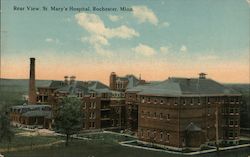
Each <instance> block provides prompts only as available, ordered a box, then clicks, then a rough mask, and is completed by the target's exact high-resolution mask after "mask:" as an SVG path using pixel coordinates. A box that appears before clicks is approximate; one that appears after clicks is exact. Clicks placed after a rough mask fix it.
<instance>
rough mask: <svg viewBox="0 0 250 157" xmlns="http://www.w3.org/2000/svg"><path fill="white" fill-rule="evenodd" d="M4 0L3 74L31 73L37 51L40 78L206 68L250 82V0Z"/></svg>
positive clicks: (217, 76) (155, 74) (156, 75)
mask: <svg viewBox="0 0 250 157" xmlns="http://www.w3.org/2000/svg"><path fill="white" fill-rule="evenodd" d="M1 3H2V4H1V6H2V8H1V78H28V77H29V58H30V57H35V58H36V78H37V79H47V80H62V79H63V77H64V76H65V75H69V76H70V75H75V76H76V78H77V80H99V81H102V82H104V83H108V79H109V75H110V73H111V72H112V71H114V72H116V73H117V74H118V75H120V76H123V75H126V74H134V75H135V76H139V75H141V77H142V79H145V80H147V81H152V80H165V79H167V78H168V77H198V73H200V72H205V73H207V74H208V75H207V77H209V78H212V79H214V80H216V81H218V82H222V83H249V82H250V65H249V60H250V57H249V42H250V39H249V38H250V32H249V31H250V30H249V29H250V19H249V15H250V14H249V13H250V12H249V11H250V10H249V9H250V1H249V0H219V1H218V0H203V1H202V0H188V1H187V0H143V1H141V0H135V1H132V0H109V1H105V0H74V1H69V0H60V1H59V0H58V1H56V0H54V1H51V0H43V1H41V0H32V1H31V0H2V1H1ZM29 7H36V8H39V10H38V11H34V10H33V11H31V10H29V9H28V8H29ZM53 7H56V8H62V10H60V9H58V10H57V11H55V10H53V9H52V8H53ZM70 7H73V8H88V7H89V8H90V10H86V9H85V10H82V11H79V10H70ZM93 7H97V8H102V7H103V8H116V11H96V10H93ZM120 7H126V8H128V11H122V10H120ZM14 8H15V9H16V8H19V10H17V9H16V10H15V9H14ZM21 8H23V10H22V9H21ZM44 8H47V10H44ZM131 8H132V9H131ZM20 9H21V10H20ZM66 9H67V10H66ZM129 10H132V11H129Z"/></svg>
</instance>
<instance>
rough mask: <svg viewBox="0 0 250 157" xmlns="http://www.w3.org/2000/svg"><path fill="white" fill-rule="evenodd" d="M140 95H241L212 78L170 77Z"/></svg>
mask: <svg viewBox="0 0 250 157" xmlns="http://www.w3.org/2000/svg"><path fill="white" fill-rule="evenodd" d="M139 94H140V95H155V96H214V95H216V96H218V95H219V96H224V95H241V94H240V93H239V92H237V91H235V90H233V89H231V88H228V87H225V86H223V85H222V84H220V83H218V82H216V81H214V80H211V79H199V78H176V77H174V78H169V79H167V80H165V81H162V82H160V83H156V84H155V85H153V86H151V87H150V88H145V89H144V90H142V91H141V92H139Z"/></svg>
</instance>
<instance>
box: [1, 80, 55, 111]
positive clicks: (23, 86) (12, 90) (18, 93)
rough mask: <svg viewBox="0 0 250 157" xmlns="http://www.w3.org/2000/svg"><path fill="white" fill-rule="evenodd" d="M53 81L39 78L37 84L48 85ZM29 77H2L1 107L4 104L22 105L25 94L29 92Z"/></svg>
mask: <svg viewBox="0 0 250 157" xmlns="http://www.w3.org/2000/svg"><path fill="white" fill-rule="evenodd" d="M50 82H51V81H49V80H37V81H36V86H37V87H39V86H40V87H42V86H48V85H49V84H50ZM28 88H29V80H28V79H0V108H1V107H2V106H4V105H8V106H12V105H20V104H22V103H23V102H24V100H23V97H22V96H23V95H27V94H28Z"/></svg>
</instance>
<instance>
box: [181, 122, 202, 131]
mask: <svg viewBox="0 0 250 157" xmlns="http://www.w3.org/2000/svg"><path fill="white" fill-rule="evenodd" d="M185 130H186V131H201V130H202V129H201V128H200V127H198V126H197V125H195V124H194V123H193V122H191V123H190V124H188V126H187V127H186V128H185Z"/></svg>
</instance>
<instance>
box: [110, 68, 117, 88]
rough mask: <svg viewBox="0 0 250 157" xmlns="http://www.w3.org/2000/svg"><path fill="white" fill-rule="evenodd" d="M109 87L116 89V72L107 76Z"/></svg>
mask: <svg viewBox="0 0 250 157" xmlns="http://www.w3.org/2000/svg"><path fill="white" fill-rule="evenodd" d="M109 88H110V89H111V90H116V74H115V72H112V73H111V74H110V77H109Z"/></svg>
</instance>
